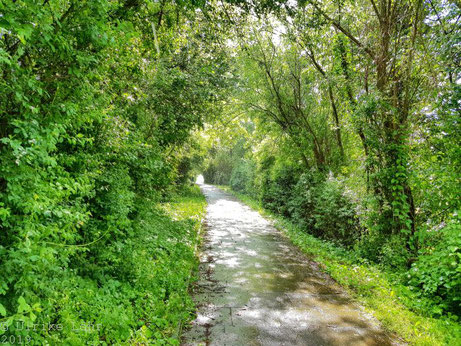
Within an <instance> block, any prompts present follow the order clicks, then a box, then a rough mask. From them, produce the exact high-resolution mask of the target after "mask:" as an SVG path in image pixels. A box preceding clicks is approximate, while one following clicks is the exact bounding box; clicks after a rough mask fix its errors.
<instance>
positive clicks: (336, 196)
mask: <svg viewBox="0 0 461 346" xmlns="http://www.w3.org/2000/svg"><path fill="white" fill-rule="evenodd" d="M289 205H290V210H291V214H292V215H293V219H294V221H295V222H296V223H298V224H299V225H300V226H301V227H302V228H304V229H306V230H307V231H308V232H309V233H312V234H314V235H316V236H318V237H321V238H324V239H329V240H334V241H337V242H339V243H341V244H343V245H348V246H349V245H352V244H353V242H354V241H355V240H356V239H357V237H358V234H359V226H358V218H357V216H356V213H355V209H354V205H353V203H352V202H351V201H350V199H349V198H348V197H347V196H346V195H345V193H344V188H343V187H342V186H341V184H340V183H339V182H338V181H337V180H335V179H333V178H328V179H326V180H325V178H324V176H323V175H322V174H319V173H312V172H309V173H305V174H303V175H302V176H301V178H300V179H299V181H298V183H297V184H296V186H295V188H294V190H293V195H292V198H291V200H290V202H289Z"/></svg>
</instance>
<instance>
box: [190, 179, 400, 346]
mask: <svg viewBox="0 0 461 346" xmlns="http://www.w3.org/2000/svg"><path fill="white" fill-rule="evenodd" d="M201 188H202V191H203V193H204V194H205V196H206V198H207V201H208V213H207V220H206V221H207V235H206V240H205V244H204V248H203V252H202V256H201V264H200V280H199V281H198V282H197V283H196V285H195V286H194V297H195V298H194V299H195V301H196V302H197V304H198V312H197V318H196V320H195V321H193V322H192V324H191V326H190V327H189V328H188V329H187V330H186V331H185V333H184V338H183V340H182V344H183V345H220V346H224V345H316V346H318V345H392V344H393V342H392V341H391V340H390V339H389V338H388V336H387V335H386V334H385V333H384V332H383V331H382V330H381V329H380V328H379V325H378V323H377V322H376V321H375V320H373V318H372V317H371V316H369V315H367V314H366V313H365V312H364V311H363V310H362V309H361V308H360V307H359V306H358V305H356V304H355V303H353V302H352V301H351V298H350V297H348V296H347V294H346V293H345V292H344V290H343V289H341V287H340V286H338V285H337V284H336V283H335V282H334V281H333V280H332V279H331V278H329V277H328V276H327V275H326V274H324V273H322V272H321V271H320V270H319V269H318V267H317V265H316V264H315V263H314V262H312V261H310V260H309V259H308V258H307V257H306V256H305V255H304V254H303V253H301V252H300V251H299V250H298V249H297V248H296V247H295V246H294V245H292V244H291V243H290V242H289V240H287V239H286V238H285V237H283V236H282V235H281V234H280V233H279V231H277V230H276V229H275V228H274V227H272V226H271V225H270V223H269V222H268V221H266V220H265V219H264V218H262V217H261V216H260V215H259V214H258V213H257V212H255V211H253V210H251V209H250V208H249V207H247V206H245V205H244V204H242V203H241V202H239V201H237V200H236V199H235V198H233V197H232V196H231V195H229V194H227V193H225V192H223V191H221V190H219V189H218V188H216V187H213V186H210V185H201Z"/></svg>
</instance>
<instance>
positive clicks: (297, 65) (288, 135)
mask: <svg viewBox="0 0 461 346" xmlns="http://www.w3.org/2000/svg"><path fill="white" fill-rule="evenodd" d="M265 3H267V5H268V6H266V7H263V8H255V16H254V17H251V18H248V17H243V18H242V17H241V16H239V13H240V12H239V11H238V10H236V9H235V8H233V7H231V6H225V8H226V12H227V15H228V17H230V18H231V19H232V21H233V22H234V23H236V24H237V25H236V27H234V28H233V29H234V33H235V37H236V38H235V39H234V47H235V51H236V53H235V56H236V57H235V61H234V64H235V66H236V71H237V72H236V73H237V74H238V76H239V84H238V86H237V87H236V88H235V89H234V92H233V94H232V100H233V101H234V102H232V103H230V104H229V105H228V106H227V107H226V108H225V110H226V112H225V113H226V115H227V119H226V120H224V121H221V123H217V124H216V125H215V127H217V129H216V128H212V129H209V130H208V132H207V136H208V137H211V138H214V141H213V140H209V139H208V137H205V138H206V139H207V142H206V144H207V145H208V146H209V147H210V148H211V149H210V150H209V153H210V157H209V158H208V160H207V162H208V164H207V166H206V168H205V174H204V176H205V180H206V181H208V182H210V183H216V184H225V185H230V186H231V187H232V188H233V190H234V191H237V192H240V193H244V194H247V195H249V196H251V197H253V198H256V199H257V200H259V201H261V203H262V206H263V207H264V208H265V209H268V210H270V211H272V212H275V213H276V214H278V215H281V216H283V217H285V218H287V219H289V220H290V221H291V222H292V223H294V224H295V225H296V226H297V227H300V228H301V229H303V230H304V231H305V232H308V233H310V234H312V235H315V236H317V237H320V238H323V239H326V240H329V241H332V242H334V243H335V244H337V245H338V246H342V247H344V248H347V249H349V250H351V251H352V252H351V253H353V254H354V256H357V257H358V258H361V259H362V260H363V261H370V262H373V263H376V264H379V265H381V266H382V267H383V268H386V269H385V270H387V271H392V272H395V273H396V275H395V280H396V281H398V282H399V283H400V284H404V285H406V286H407V287H408V288H409V289H411V290H413V291H414V292H417V293H416V294H417V296H418V301H420V302H424V303H421V304H420V306H419V307H421V306H423V307H424V308H422V309H419V311H420V313H421V311H422V312H423V313H425V314H427V315H430V316H435V317H440V316H441V315H445V316H449V317H450V318H453V319H459V317H460V316H461V310H460V306H461V300H460V299H461V280H460V273H461V240H460V238H459V233H460V228H459V227H460V224H459V222H460V220H459V212H460V207H461V205H460V199H459V195H460V193H461V191H460V186H461V185H460V171H461V166H460V161H459V158H460V157H461V155H460V140H459V139H460V138H459V134H460V133H461V131H460V123H459V114H460V108H459V100H460V94H459V92H460V86H459V83H460V78H461V75H460V72H461V71H460V69H459V66H460V63H459V62H460V55H459V45H457V44H456V43H455V42H457V41H458V40H459V37H460V33H461V32H460V26H459V20H460V14H461V12H460V8H459V4H457V3H456V2H452V1H429V2H422V1H391V2H386V1H358V2H351V1H335V2H326V1H302V2H298V4H297V5H294V4H293V3H290V2H287V3H285V2H284V5H281V4H275V2H265ZM270 4H272V5H274V6H275V7H276V8H277V10H276V11H274V8H271V6H270ZM222 124H225V127H224V126H222ZM226 128H227V129H228V130H227V131H226ZM416 305H418V304H416ZM412 308H415V309H417V308H418V307H415V306H413V307H412Z"/></svg>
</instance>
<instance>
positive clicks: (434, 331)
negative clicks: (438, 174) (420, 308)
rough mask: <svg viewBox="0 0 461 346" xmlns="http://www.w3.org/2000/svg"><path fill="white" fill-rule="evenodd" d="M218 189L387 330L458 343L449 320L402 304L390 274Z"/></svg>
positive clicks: (421, 340) (458, 330) (407, 296)
mask: <svg viewBox="0 0 461 346" xmlns="http://www.w3.org/2000/svg"><path fill="white" fill-rule="evenodd" d="M219 188H221V189H223V190H225V191H227V192H229V193H231V194H233V195H234V196H235V197H237V198H239V199H240V200H241V201H242V202H244V203H245V204H247V205H248V206H250V207H251V208H253V209H255V210H257V211H259V212H260V213H261V214H262V215H263V216H265V217H266V218H269V219H271V220H272V221H273V222H274V226H275V227H277V228H278V229H279V230H281V231H282V232H283V233H284V234H285V235H286V236H287V237H288V238H289V239H290V240H291V241H292V242H293V243H294V244H295V245H296V246H298V247H299V248H300V249H301V250H302V251H303V252H304V253H306V254H307V255H309V256H310V257H312V258H313V260H315V261H316V262H318V263H319V264H320V266H321V268H322V270H324V271H325V272H327V273H328V274H329V275H330V276H331V277H332V278H333V279H335V280H336V281H337V282H338V283H339V284H340V285H342V286H343V287H345V288H346V289H347V290H348V292H349V293H350V294H351V296H352V297H354V299H356V300H357V301H358V302H359V303H360V304H361V305H363V306H364V307H365V309H366V310H367V311H368V312H370V313H371V314H373V315H374V316H375V317H376V318H377V319H378V320H379V321H380V322H381V323H382V325H383V327H384V328H386V329H387V330H388V331H390V332H393V333H395V334H397V335H398V336H399V337H401V338H403V339H404V340H405V341H406V342H408V343H409V344H411V345H431V346H432V345H461V326H460V325H459V324H458V323H456V322H454V321H452V320H449V319H444V318H440V319H435V318H431V317H427V316H424V315H422V314H420V313H418V312H415V311H412V310H411V308H410V307H409V306H408V305H410V304H405V303H406V302H409V300H411V299H412V298H413V297H412V294H411V292H409V291H408V289H407V288H406V287H404V286H402V285H398V284H395V283H393V280H392V273H387V272H385V271H384V270H383V269H382V268H378V267H377V266H374V265H372V264H368V263H365V264H364V263H360V262H359V261H358V260H357V258H356V256H354V254H352V253H351V252H350V251H347V250H345V249H343V248H340V247H338V246H337V245H336V244H333V243H331V242H327V241H323V240H320V239H318V238H316V237H314V236H312V235H310V234H308V233H306V232H305V231H303V230H301V229H300V228H299V227H296V226H295V225H293V224H292V223H290V221H289V220H286V219H283V218H281V217H280V216H277V215H274V214H273V213H271V212H269V211H267V210H265V209H263V208H262V207H261V204H260V203H259V201H257V200H255V199H254V198H252V197H249V196H247V195H244V194H241V193H237V192H235V191H232V190H231V189H230V188H229V187H227V186H219Z"/></svg>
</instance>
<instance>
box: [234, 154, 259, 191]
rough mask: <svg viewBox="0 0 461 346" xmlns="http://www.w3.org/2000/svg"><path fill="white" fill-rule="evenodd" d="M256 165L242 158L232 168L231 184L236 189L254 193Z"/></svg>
mask: <svg viewBox="0 0 461 346" xmlns="http://www.w3.org/2000/svg"><path fill="white" fill-rule="evenodd" d="M254 171H255V167H254V164H252V163H251V162H249V161H246V160H241V161H240V162H239V163H238V164H237V166H235V167H234V169H233V170H232V174H231V178H230V186H231V188H232V189H233V190H234V191H237V192H244V193H246V194H249V195H252V192H253V189H254V186H253V181H254Z"/></svg>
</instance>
